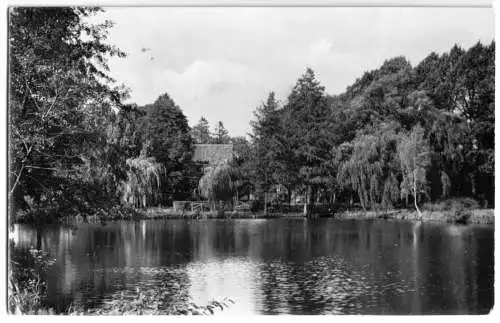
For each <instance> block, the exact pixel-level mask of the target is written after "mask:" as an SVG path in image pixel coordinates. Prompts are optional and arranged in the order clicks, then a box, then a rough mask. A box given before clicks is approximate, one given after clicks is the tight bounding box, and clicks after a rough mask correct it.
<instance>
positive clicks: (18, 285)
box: [7, 246, 55, 314]
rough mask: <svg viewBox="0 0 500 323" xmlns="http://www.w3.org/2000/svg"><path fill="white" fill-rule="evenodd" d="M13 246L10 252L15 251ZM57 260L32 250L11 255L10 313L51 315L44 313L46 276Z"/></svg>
mask: <svg viewBox="0 0 500 323" xmlns="http://www.w3.org/2000/svg"><path fill="white" fill-rule="evenodd" d="M13 249H14V248H13V246H11V248H10V250H13ZM54 262H55V259H52V258H50V257H49V256H48V255H47V253H46V252H44V251H41V250H37V249H33V248H32V249H30V250H29V252H28V253H23V254H11V257H10V259H9V268H8V269H9V270H8V301H7V302H8V312H9V313H12V314H40V313H45V314H51V312H50V311H47V312H45V311H43V299H44V297H45V295H46V293H47V283H46V281H45V279H44V275H45V273H46V271H47V269H48V268H49V267H50V266H52V265H53V264H54ZM41 310H42V311H41Z"/></svg>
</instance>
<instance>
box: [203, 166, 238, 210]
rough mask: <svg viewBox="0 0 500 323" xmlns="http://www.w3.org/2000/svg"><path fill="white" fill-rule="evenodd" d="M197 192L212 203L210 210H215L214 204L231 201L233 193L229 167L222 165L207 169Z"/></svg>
mask: <svg viewBox="0 0 500 323" xmlns="http://www.w3.org/2000/svg"><path fill="white" fill-rule="evenodd" d="M198 190H199V192H200V194H201V195H202V196H203V197H205V198H206V199H208V200H209V201H210V202H211V203H212V208H215V205H216V202H219V201H223V202H228V201H231V199H232V198H233V196H234V193H235V184H234V180H233V169H232V168H231V165H230V164H229V163H222V164H219V165H213V166H209V167H207V169H206V170H205V174H204V175H203V177H201V179H200V182H199V184H198Z"/></svg>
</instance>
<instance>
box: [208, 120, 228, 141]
mask: <svg viewBox="0 0 500 323" xmlns="http://www.w3.org/2000/svg"><path fill="white" fill-rule="evenodd" d="M229 141H230V137H229V132H228V131H227V129H226V128H225V127H224V123H222V121H219V122H218V123H217V125H216V126H215V129H214V132H213V134H212V143H214V144H228V143H229Z"/></svg>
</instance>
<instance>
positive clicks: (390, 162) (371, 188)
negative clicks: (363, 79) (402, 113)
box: [337, 124, 400, 210]
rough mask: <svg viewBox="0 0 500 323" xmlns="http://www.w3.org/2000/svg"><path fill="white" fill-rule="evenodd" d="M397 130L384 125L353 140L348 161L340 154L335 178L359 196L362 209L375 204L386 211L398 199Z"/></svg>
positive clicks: (391, 126) (395, 126) (374, 206)
mask: <svg viewBox="0 0 500 323" xmlns="http://www.w3.org/2000/svg"><path fill="white" fill-rule="evenodd" d="M397 129H398V126H397V125H395V124H385V125H384V126H383V127H382V128H381V129H377V130H376V131H375V132H374V133H370V134H363V135H360V136H358V137H356V139H355V140H354V141H353V142H352V153H350V156H349V158H346V157H345V156H342V150H340V151H339V153H341V155H340V156H339V157H337V158H338V159H341V160H342V159H343V160H344V161H343V162H340V163H339V164H338V165H339V166H338V167H339V172H338V175H337V179H338V181H339V183H340V184H341V185H343V186H347V187H349V188H351V189H352V190H353V191H355V192H357V193H358V197H359V201H360V203H361V206H362V207H363V209H364V210H366V209H367V208H370V207H371V208H377V206H378V205H381V206H383V207H384V208H386V209H388V208H390V207H392V206H393V204H394V202H396V201H397V200H398V199H399V197H400V196H399V195H400V192H399V182H398V180H397V178H398V177H399V167H400V166H399V163H398V161H397V154H396V147H397V142H398V139H399V137H398V135H397V133H396V131H397ZM346 148H347V147H344V151H345V150H346Z"/></svg>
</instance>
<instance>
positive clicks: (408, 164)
mask: <svg viewBox="0 0 500 323" xmlns="http://www.w3.org/2000/svg"><path fill="white" fill-rule="evenodd" d="M397 151H398V155H399V160H400V163H401V171H402V173H403V180H402V182H401V196H402V197H405V198H406V199H408V195H412V196H413V200H414V204H415V209H416V210H417V212H418V214H419V215H420V216H421V212H420V209H419V207H418V199H419V196H420V195H421V194H427V179H426V171H427V168H428V167H429V165H430V158H429V146H428V144H427V141H426V140H425V139H424V129H423V128H422V127H420V126H418V125H417V126H416V127H414V128H413V129H412V131H411V132H410V133H409V134H408V135H405V134H403V135H402V137H401V140H400V142H399V143H398V147H397Z"/></svg>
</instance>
